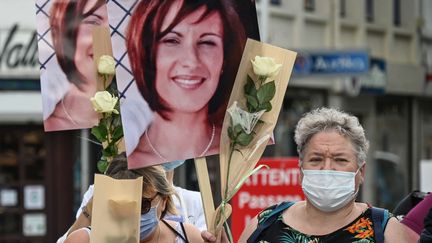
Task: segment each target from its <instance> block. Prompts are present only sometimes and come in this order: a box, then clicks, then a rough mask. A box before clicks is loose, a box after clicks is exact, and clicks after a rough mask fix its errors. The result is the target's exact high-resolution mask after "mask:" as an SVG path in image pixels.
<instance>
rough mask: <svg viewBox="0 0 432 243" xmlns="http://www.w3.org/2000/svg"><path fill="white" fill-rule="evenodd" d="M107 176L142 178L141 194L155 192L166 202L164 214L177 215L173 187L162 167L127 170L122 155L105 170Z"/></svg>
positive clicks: (124, 157) (123, 155) (124, 156)
mask: <svg viewBox="0 0 432 243" xmlns="http://www.w3.org/2000/svg"><path fill="white" fill-rule="evenodd" d="M107 175H109V176H111V177H112V178H114V179H136V178H138V177H141V176H142V177H143V192H144V191H145V192H157V193H158V194H159V195H160V196H161V197H162V199H163V200H165V201H166V206H165V210H164V211H163V212H162V217H164V216H165V214H166V213H169V214H177V210H176V207H175V205H174V200H173V196H177V194H176V192H175V189H174V187H173V185H172V184H171V183H170V182H169V181H168V180H167V178H166V174H165V170H164V169H163V168H162V166H159V165H157V166H150V167H144V168H139V169H133V170H128V169H127V159H126V155H125V154H124V153H122V154H120V155H118V156H116V157H115V158H114V159H113V161H112V162H111V163H110V166H109V167H108V169H107ZM177 197H178V196H177Z"/></svg>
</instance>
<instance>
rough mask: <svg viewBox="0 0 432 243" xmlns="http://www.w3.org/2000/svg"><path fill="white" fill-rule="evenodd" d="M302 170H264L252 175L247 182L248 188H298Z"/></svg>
mask: <svg viewBox="0 0 432 243" xmlns="http://www.w3.org/2000/svg"><path fill="white" fill-rule="evenodd" d="M299 175H300V170H299V169H298V168H289V169H268V170H265V169H262V170H259V171H258V172H256V173H255V174H253V175H251V176H250V177H249V178H248V179H247V180H246V182H245V185H247V186H257V185H260V186H296V185H299V183H300V181H299Z"/></svg>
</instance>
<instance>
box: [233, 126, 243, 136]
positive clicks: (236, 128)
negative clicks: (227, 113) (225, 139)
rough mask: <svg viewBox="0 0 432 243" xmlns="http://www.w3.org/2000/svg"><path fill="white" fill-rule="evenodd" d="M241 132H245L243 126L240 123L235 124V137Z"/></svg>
mask: <svg viewBox="0 0 432 243" xmlns="http://www.w3.org/2000/svg"><path fill="white" fill-rule="evenodd" d="M241 132H243V128H242V126H241V125H240V124H237V125H235V126H234V137H237V136H238V135H239V134H240V133H241Z"/></svg>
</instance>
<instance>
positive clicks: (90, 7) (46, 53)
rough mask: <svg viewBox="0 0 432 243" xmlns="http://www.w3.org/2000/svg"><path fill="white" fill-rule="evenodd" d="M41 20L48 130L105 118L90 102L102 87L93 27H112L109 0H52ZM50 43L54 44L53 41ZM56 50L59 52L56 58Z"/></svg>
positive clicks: (44, 113) (72, 127)
mask: <svg viewBox="0 0 432 243" xmlns="http://www.w3.org/2000/svg"><path fill="white" fill-rule="evenodd" d="M49 4H50V5H49ZM47 5H48V6H49V7H47V8H49V10H47V15H48V16H47V17H45V16H43V17H44V18H43V19H42V18H38V32H39V35H42V33H44V32H45V28H48V29H49V32H48V34H47V35H45V36H44V39H40V40H39V42H38V45H39V57H40V58H39V59H40V62H41V63H44V62H45V58H47V59H48V61H47V62H46V63H45V65H43V68H41V89H42V100H43V116H44V127H45V131H58V130H69V129H81V128H89V127H92V126H94V125H95V124H97V123H98V121H99V117H98V115H97V113H96V112H95V111H94V110H93V107H92V105H91V102H90V97H92V96H93V95H94V94H95V93H96V91H97V76H96V75H97V73H96V67H95V64H94V61H93V37H92V30H93V28H94V27H95V26H108V16H107V9H106V5H105V0H51V1H50V2H48V3H47ZM47 43H48V44H47ZM51 53H53V54H54V55H53V56H52V57H50V55H51Z"/></svg>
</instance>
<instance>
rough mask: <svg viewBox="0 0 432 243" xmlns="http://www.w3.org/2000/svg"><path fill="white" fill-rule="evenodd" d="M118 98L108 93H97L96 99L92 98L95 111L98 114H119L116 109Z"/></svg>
mask: <svg viewBox="0 0 432 243" xmlns="http://www.w3.org/2000/svg"><path fill="white" fill-rule="evenodd" d="M117 100H118V98H117V97H114V96H113V95H111V94H110V93H109V92H108V91H99V92H96V94H95V95H94V97H92V98H90V101H91V102H92V105H93V109H94V110H95V111H96V112H98V113H111V112H114V113H115V114H119V112H118V111H117V110H116V109H115V105H116V103H117Z"/></svg>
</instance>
